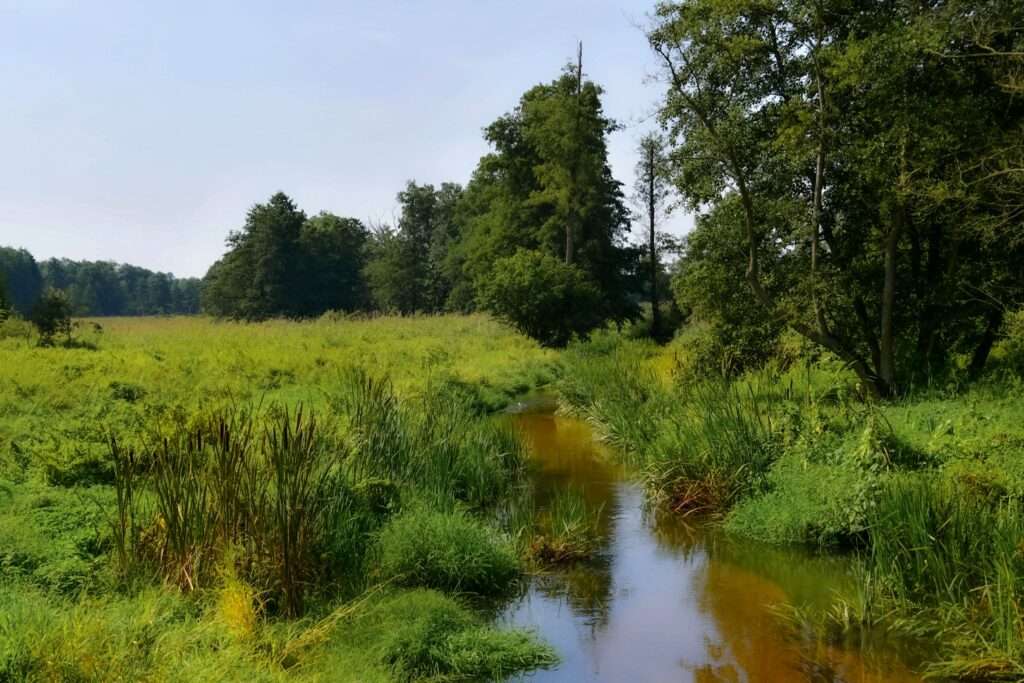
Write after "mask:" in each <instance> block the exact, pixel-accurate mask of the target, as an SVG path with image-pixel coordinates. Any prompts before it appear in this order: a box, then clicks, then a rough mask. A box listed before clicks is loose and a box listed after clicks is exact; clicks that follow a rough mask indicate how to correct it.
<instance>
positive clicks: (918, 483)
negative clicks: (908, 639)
mask: <svg viewBox="0 0 1024 683" xmlns="http://www.w3.org/2000/svg"><path fill="white" fill-rule="evenodd" d="M869 551H870V552H869V554H868V557H869V567H870V569H871V572H872V575H873V577H874V580H876V581H878V582H879V583H880V584H881V586H882V589H883V590H884V591H885V593H886V594H887V595H888V596H890V597H891V598H892V599H894V600H896V601H897V602H898V603H902V604H904V605H908V604H909V605H918V606H923V607H924V608H925V611H924V612H923V613H921V616H923V617H926V618H925V619H924V620H923V621H922V619H921V618H920V617H919V618H916V619H915V618H910V619H909V620H907V621H906V622H905V625H908V624H909V625H911V626H913V627H914V628H917V629H929V628H934V629H935V633H936V634H937V635H939V636H942V637H943V640H944V641H947V642H948V643H949V644H950V647H949V648H948V649H947V651H946V653H945V657H944V661H939V662H937V663H936V664H935V665H934V666H933V669H934V671H935V672H936V673H941V674H944V675H956V676H963V677H981V678H1003V677H1005V678H1011V679H1019V677H1021V676H1024V602H1022V601H1024V508H1022V506H1021V503H1020V501H1017V500H1013V499H1003V500H995V501H993V500H991V499H987V498H984V497H981V496H979V495H977V494H976V493H975V492H972V491H970V490H968V489H965V488H964V487H962V486H958V485H956V484H955V483H954V482H950V481H947V480H942V479H940V478H938V477H935V476H928V477H920V476H918V477H900V478H898V479H896V480H894V481H893V482H892V483H890V484H889V485H888V486H887V487H886V489H885V491H884V492H883V495H882V496H881V497H880V498H879V502H878V505H877V508H876V509H875V510H874V511H873V512H872V514H871V516H870V547H869Z"/></svg>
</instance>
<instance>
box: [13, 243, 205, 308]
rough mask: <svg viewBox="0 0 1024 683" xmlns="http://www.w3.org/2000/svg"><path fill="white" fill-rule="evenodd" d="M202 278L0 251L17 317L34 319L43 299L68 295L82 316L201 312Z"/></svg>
mask: <svg viewBox="0 0 1024 683" xmlns="http://www.w3.org/2000/svg"><path fill="white" fill-rule="evenodd" d="M199 287H200V280H199V279H197V278H176V277H174V276H173V275H171V274H170V273H154V272H153V271H151V270H146V269H145V268H139V267H138V266H131V265H127V264H120V263H111V262H108V261H71V260H68V259H47V260H45V261H41V262H37V261H36V259H35V258H34V257H33V256H32V254H30V253H29V252H28V251H26V250H25V249H14V248H11V247H0V291H2V292H3V293H4V295H5V296H6V299H7V300H9V302H10V304H11V306H12V307H13V308H14V310H15V311H17V312H18V313H20V314H22V315H29V314H30V313H31V311H32V308H33V307H34V306H35V304H36V302H37V301H38V300H39V297H40V296H41V295H42V293H43V292H44V291H45V290H46V289H48V288H53V289H58V290H62V291H63V292H64V293H65V294H67V296H68V298H69V299H70V300H71V305H72V311H73V312H74V314H75V315H81V316H107V315H161V314H170V313H178V314H187V313H198V312H199Z"/></svg>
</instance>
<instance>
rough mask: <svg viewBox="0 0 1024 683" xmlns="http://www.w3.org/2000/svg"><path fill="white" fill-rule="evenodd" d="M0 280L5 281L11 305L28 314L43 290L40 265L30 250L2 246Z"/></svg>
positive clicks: (16, 309)
mask: <svg viewBox="0 0 1024 683" xmlns="http://www.w3.org/2000/svg"><path fill="white" fill-rule="evenodd" d="M0 280H3V281H4V284H5V289H6V291H7V300H8V303H9V304H10V306H11V307H12V308H13V309H14V310H15V311H17V312H18V313H20V314H22V315H28V314H29V312H31V310H32V307H33V306H34V305H35V303H36V300H38V299H39V295H40V294H41V293H42V291H43V277H42V274H41V273H40V271H39V265H38V264H37V263H36V260H35V259H34V258H33V257H32V254H30V253H29V252H28V251H26V250H24V249H12V248H10V247H0Z"/></svg>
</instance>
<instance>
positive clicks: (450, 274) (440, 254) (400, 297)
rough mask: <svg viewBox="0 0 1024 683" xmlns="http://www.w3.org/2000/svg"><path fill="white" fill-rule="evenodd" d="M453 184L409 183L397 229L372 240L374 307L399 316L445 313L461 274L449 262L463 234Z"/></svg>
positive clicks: (385, 229)
mask: <svg viewBox="0 0 1024 683" xmlns="http://www.w3.org/2000/svg"><path fill="white" fill-rule="evenodd" d="M461 197H462V187H461V186H459V185H457V184H455V183H442V184H441V186H440V187H439V188H435V187H434V186H433V185H430V184H424V185H420V184H418V183H416V182H415V181H409V182H408V183H407V184H406V186H405V189H404V190H402V191H401V192H399V193H398V203H399V206H400V208H401V213H400V215H399V219H398V225H397V228H391V227H390V226H380V227H378V228H377V229H376V230H375V231H374V234H373V236H372V238H371V240H370V246H369V251H370V256H369V262H368V264H367V266H366V270H365V273H366V278H367V280H368V284H369V287H370V291H371V293H372V296H373V300H374V302H375V303H376V305H377V306H378V307H379V308H381V309H383V310H390V311H396V312H399V313H413V312H426V313H436V312H439V311H441V310H444V309H445V307H446V304H447V300H448V296H449V294H450V292H451V290H452V288H453V287H454V285H455V281H454V278H456V277H458V276H459V275H460V274H459V273H458V272H457V270H455V269H453V267H452V266H451V262H450V261H449V258H448V253H449V251H450V250H451V248H452V245H453V244H454V243H455V242H456V241H457V240H458V238H459V236H460V234H461V231H460V226H459V222H458V218H457V215H458V206H459V202H460V199H461Z"/></svg>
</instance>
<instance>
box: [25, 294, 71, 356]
mask: <svg viewBox="0 0 1024 683" xmlns="http://www.w3.org/2000/svg"><path fill="white" fill-rule="evenodd" d="M32 324H34V325H35V326H36V329H37V330H39V344H40V345H41V346H52V345H53V343H54V339H55V338H56V337H57V336H63V337H65V341H66V343H70V342H71V300H70V299H69V298H68V296H67V294H65V293H64V292H62V291H61V290H59V289H47V290H46V291H45V292H43V295H42V296H41V297H39V301H38V302H36V305H35V308H33V309H32Z"/></svg>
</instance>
